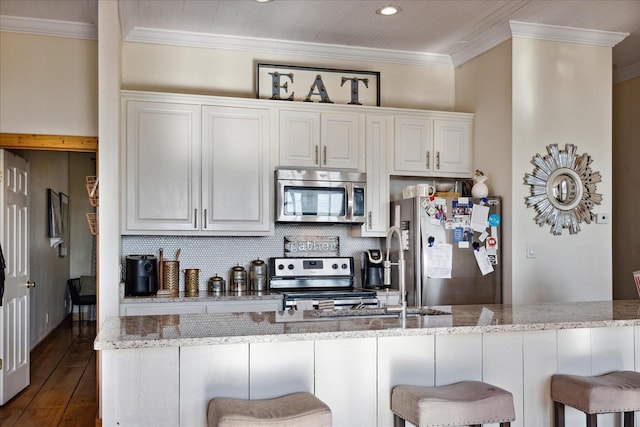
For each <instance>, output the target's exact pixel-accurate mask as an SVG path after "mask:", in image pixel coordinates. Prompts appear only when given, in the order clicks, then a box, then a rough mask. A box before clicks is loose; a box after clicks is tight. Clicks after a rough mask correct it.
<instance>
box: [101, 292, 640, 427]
mask: <svg viewBox="0 0 640 427" xmlns="http://www.w3.org/2000/svg"><path fill="white" fill-rule="evenodd" d="M353 311H355V310H353ZM414 311H415V310H414ZM446 313H450V314H446ZM335 314H336V313H333V312H326V313H321V312H317V311H308V312H301V313H300V312H298V313H289V312H273V311H270V312H248V313H247V312H244V313H209V314H184V315H165V316H125V317H117V318H109V319H107V321H105V323H104V324H103V325H102V326H101V329H100V333H99V335H98V337H97V338H96V342H95V349H96V350H100V351H102V369H103V372H107V373H108V374H107V375H104V376H103V384H102V397H101V407H102V417H103V424H104V425H107V426H111V425H120V426H126V425H167V426H177V425H182V426H204V425H206V420H205V413H206V405H207V402H208V400H210V399H211V398H213V397H218V396H224V397H238V398H243V399H263V398H271V397H274V396H279V395H283V394H287V393H291V392H294V391H309V392H312V393H315V394H316V395H317V396H318V397H319V398H320V399H322V400H323V401H325V402H326V403H327V404H328V405H329V406H330V407H331V409H332V412H333V416H334V425H335V426H376V425H377V426H391V425H393V422H392V414H391V412H390V410H389V398H390V390H391V388H392V387H393V386H394V385H397V384H418V385H434V384H435V385H441V384H448V383H451V382H455V381H460V380H465V379H466V380H482V381H486V382H490V383H493V384H495V385H498V386H500V387H503V388H505V389H507V390H510V391H511V392H512V393H513V395H514V399H515V406H516V416H517V420H516V421H515V422H514V423H513V424H512V425H513V426H529V427H544V426H551V425H552V424H551V422H552V416H551V414H552V404H551V400H550V398H549V384H550V377H551V375H553V374H554V373H573V374H581V375H595V374H600V373H604V372H607V371H611V370H616V369H626V370H640V300H629V301H595V302H580V303H554V304H533V305H521V306H510V305H486V306H482V305H473V306H451V307H434V311H433V314H431V315H423V314H414V315H411V316H408V318H407V319H406V323H405V324H404V325H403V322H401V321H400V319H399V318H398V317H397V316H384V315H383V312H381V311H380V310H378V311H364V310H363V311H359V312H358V313H354V312H347V314H348V315H344V316H340V317H334V315H335ZM636 418H640V417H639V416H638V415H636ZM599 421H600V425H601V426H615V425H616V424H615V423H616V421H615V420H614V416H613V415H603V416H601V417H600V420H599ZM583 423H584V420H583V415H582V414H581V413H579V412H577V411H575V410H571V409H568V410H567V425H582V424H583Z"/></svg>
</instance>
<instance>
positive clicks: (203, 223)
mask: <svg viewBox="0 0 640 427" xmlns="http://www.w3.org/2000/svg"><path fill="white" fill-rule="evenodd" d="M202 228H207V210H206V209H205V210H204V221H203V222H202Z"/></svg>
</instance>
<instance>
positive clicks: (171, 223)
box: [122, 100, 200, 231]
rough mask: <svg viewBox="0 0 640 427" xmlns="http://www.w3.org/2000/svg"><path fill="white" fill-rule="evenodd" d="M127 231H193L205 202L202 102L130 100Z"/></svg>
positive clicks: (127, 106)
mask: <svg viewBox="0 0 640 427" xmlns="http://www.w3.org/2000/svg"><path fill="white" fill-rule="evenodd" d="M123 110H124V111H123V116H124V118H125V119H124V120H125V124H124V125H123V132H125V137H124V138H123V143H124V146H123V148H122V150H123V152H124V153H126V156H125V161H124V162H123V169H124V170H123V171H124V177H123V180H122V183H123V187H124V188H123V191H124V192H125V200H126V203H125V204H124V208H125V209H126V211H125V213H124V215H125V216H124V218H125V220H124V221H123V223H124V226H125V231H135V230H165V229H171V230H193V229H194V228H195V222H196V213H197V211H198V209H199V207H200V161H199V158H200V107H199V106H198V105H192V104H179V103H170V102H147V101H133V100H126V101H125V102H124V103H123Z"/></svg>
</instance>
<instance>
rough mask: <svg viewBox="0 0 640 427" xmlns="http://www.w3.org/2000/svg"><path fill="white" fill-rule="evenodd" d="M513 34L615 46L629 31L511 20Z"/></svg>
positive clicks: (524, 36) (528, 37)
mask: <svg viewBox="0 0 640 427" xmlns="http://www.w3.org/2000/svg"><path fill="white" fill-rule="evenodd" d="M509 25H510V27H511V35H512V36H513V37H522V38H526V39H539V40H551V41H557V42H566V43H578V44H587V45H593V46H602V47H614V46H615V45H617V44H618V43H620V42H621V41H622V40H624V39H625V38H626V37H627V36H628V35H629V33H617V32H613V31H601V30H588V29H584V28H574V27H562V26H557V25H547V24H532V23H529V22H519V21H509Z"/></svg>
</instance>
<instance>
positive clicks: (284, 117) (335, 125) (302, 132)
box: [279, 106, 364, 170]
mask: <svg viewBox="0 0 640 427" xmlns="http://www.w3.org/2000/svg"><path fill="white" fill-rule="evenodd" d="M314 107H315V106H314ZM303 109H304V107H302V106H301V107H300V110H296V111H292V110H280V120H279V123H280V129H279V132H280V166H288V167H328V168H339V169H354V170H360V169H361V168H362V167H363V162H364V152H363V150H364V122H363V119H362V117H363V116H362V114H354V113H329V112H318V111H304V110H303Z"/></svg>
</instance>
